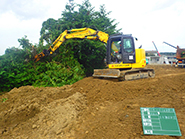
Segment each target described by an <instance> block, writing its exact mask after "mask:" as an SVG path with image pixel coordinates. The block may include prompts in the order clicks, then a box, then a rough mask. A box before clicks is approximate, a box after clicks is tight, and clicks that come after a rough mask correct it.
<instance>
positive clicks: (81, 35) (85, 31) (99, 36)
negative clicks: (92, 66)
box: [34, 28, 109, 62]
mask: <svg viewBox="0 0 185 139" xmlns="http://www.w3.org/2000/svg"><path fill="white" fill-rule="evenodd" d="M75 38H77V39H89V40H100V41H102V42H104V43H107V41H108V38H109V35H108V34H107V33H105V32H102V31H98V30H93V29H91V28H79V29H71V30H65V31H64V32H62V33H61V34H60V35H59V36H58V38H57V39H56V40H55V41H54V42H53V43H52V45H51V46H50V47H49V48H48V50H45V51H48V54H53V52H55V51H56V50H57V49H58V48H59V47H60V46H61V44H62V43H63V42H64V41H66V40H68V39H75ZM45 55H46V53H45V52H41V53H39V54H37V55H36V56H35V57H34V59H35V62H37V61H39V60H40V58H41V57H44V56H45Z"/></svg>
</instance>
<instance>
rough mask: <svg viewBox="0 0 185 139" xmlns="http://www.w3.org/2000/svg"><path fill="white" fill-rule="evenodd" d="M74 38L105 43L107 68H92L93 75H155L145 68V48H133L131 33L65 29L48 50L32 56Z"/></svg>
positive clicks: (45, 54) (104, 76)
mask: <svg viewBox="0 0 185 139" xmlns="http://www.w3.org/2000/svg"><path fill="white" fill-rule="evenodd" d="M74 38H77V39H90V40H100V41H101V42H104V43H106V44H107V46H106V49H107V54H106V63H107V66H108V69H94V74H93V77H100V78H117V79H118V80H134V79H141V78H150V77H154V76H155V72H154V70H153V69H146V68H145V66H146V59H145V50H144V49H142V48H138V49H135V43H134V37H132V35H125V34H114V35H111V36H109V35H108V34H107V33H105V32H102V31H98V30H94V29H91V28H80V29H72V30H65V31H64V32H63V33H61V34H60V36H59V37H58V38H57V39H56V40H55V41H54V42H53V44H52V45H51V46H50V47H49V48H48V50H44V51H43V52H41V53H39V54H38V55H36V56H35V57H34V58H35V61H36V62H37V61H39V60H40V59H41V58H42V57H44V56H47V55H51V54H53V52H55V51H56V49H58V48H59V47H60V46H61V44H62V43H63V42H64V41H66V40H68V39H74Z"/></svg>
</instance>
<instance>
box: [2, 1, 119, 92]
mask: <svg viewBox="0 0 185 139" xmlns="http://www.w3.org/2000/svg"><path fill="white" fill-rule="evenodd" d="M109 14H110V12H107V11H106V10H105V6H104V5H102V6H100V10H99V11H95V10H94V7H92V6H91V4H90V2H89V0H85V1H84V2H83V3H82V4H76V3H74V2H73V0H69V3H68V4H66V8H65V10H64V11H63V12H62V14H61V18H59V19H58V20H55V19H52V18H50V19H48V20H47V21H44V22H43V24H42V28H41V31H40V39H39V40H40V41H39V43H38V44H34V45H33V44H31V43H30V42H29V40H28V38H27V36H24V37H22V38H21V39H18V41H19V43H20V47H21V48H15V47H12V48H9V49H6V51H5V54H4V55H3V56H0V92H3V91H9V90H10V89H12V88H14V87H20V86H25V85H34V86H63V85H66V84H73V83H75V82H76V81H78V80H81V79H82V78H83V77H85V76H90V75H92V73H93V69H95V68H104V66H105V65H104V58H105V54H106V49H105V46H104V44H103V43H102V42H100V41H92V40H86V39H84V40H74V39H72V40H67V41H65V42H64V43H63V44H62V46H61V47H59V49H58V50H57V51H56V52H55V53H54V54H53V55H51V56H49V57H45V58H43V59H41V60H40V61H39V62H37V63H35V62H34V60H33V59H34V55H35V54H36V53H39V52H41V51H43V50H44V49H48V47H49V46H50V45H51V44H52V42H54V40H55V39H56V38H57V37H58V36H59V35H60V34H61V33H62V32H63V31H64V30H66V29H68V30H69V29H72V28H83V27H91V28H93V29H98V30H101V31H104V32H106V33H108V34H109V35H111V34H114V33H117V32H118V31H119V30H116V26H117V23H115V24H114V20H111V19H110V18H109V17H108V16H109Z"/></svg>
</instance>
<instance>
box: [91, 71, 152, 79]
mask: <svg viewBox="0 0 185 139" xmlns="http://www.w3.org/2000/svg"><path fill="white" fill-rule="evenodd" d="M93 77H99V78H114V79H118V80H119V81H129V80H136V79H143V78H153V77H155V72H154V70H153V69H129V70H119V69H95V70H94V74H93Z"/></svg>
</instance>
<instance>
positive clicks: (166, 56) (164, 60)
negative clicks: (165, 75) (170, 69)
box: [146, 51, 176, 64]
mask: <svg viewBox="0 0 185 139" xmlns="http://www.w3.org/2000/svg"><path fill="white" fill-rule="evenodd" d="M160 54H161V56H159V55H158V53H157V51H146V59H147V60H148V64H171V62H172V63H174V62H175V61H176V57H175V53H160Z"/></svg>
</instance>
